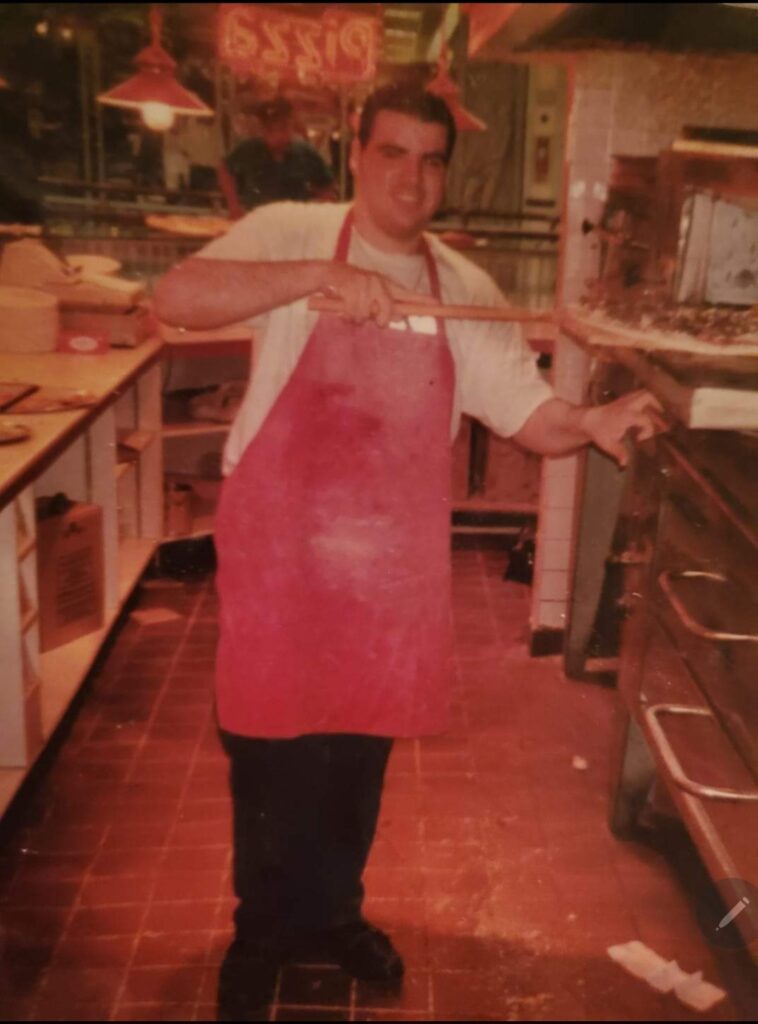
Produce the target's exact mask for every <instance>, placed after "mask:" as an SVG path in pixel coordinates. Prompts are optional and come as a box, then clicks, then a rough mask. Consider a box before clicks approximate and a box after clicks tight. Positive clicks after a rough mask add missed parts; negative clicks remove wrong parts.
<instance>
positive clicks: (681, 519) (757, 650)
mask: <svg viewBox="0 0 758 1024" xmlns="http://www.w3.org/2000/svg"><path fill="white" fill-rule="evenodd" d="M668 469H669V472H668V479H667V486H666V488H665V493H664V496H663V503H662V507H661V514H660V518H659V522H658V537H657V544H656V557H655V559H654V563H653V566H652V572H651V581H650V582H651V584H652V586H651V591H652V602H651V608H652V612H653V613H654V614H655V615H656V617H657V618H659V620H660V621H661V623H662V624H663V626H664V628H665V630H666V631H667V632H668V634H669V635H670V637H671V638H672V641H673V643H674V645H675V647H676V649H677V650H678V652H679V653H680V655H681V657H682V658H683V660H684V662H685V664H686V665H687V667H688V669H689V672H690V673H691V675H692V677H693V679H694V680H695V681H696V683H697V685H698V687H699V689H700V690H701V691H702V693H703V694H704V696H705V698H706V700H707V702H708V704H709V705H710V707H711V708H712V709H713V711H714V712H715V714H716V716H717V718H718V719H719V721H720V723H721V726H722V728H723V729H724V731H725V732H726V733H727V735H728V736H729V738H730V740H731V742H732V743H733V744H734V746H735V748H736V750H737V751H738V752H739V754H740V755H741V757H742V758H743V760H744V761H745V764H746V765H747V766H748V768H749V769H750V770H751V771H752V773H753V776H754V777H755V779H757V780H758V549H756V546H755V542H754V538H753V537H752V535H751V532H750V530H749V528H748V527H747V526H746V524H745V522H744V519H743V518H739V517H737V516H736V515H735V514H734V512H733V509H731V508H729V506H728V505H727V504H725V503H724V501H723V500H722V499H721V496H720V495H719V493H718V492H716V491H715V490H714V489H713V488H712V487H710V486H709V484H708V481H707V480H705V479H703V478H702V477H701V476H700V475H699V474H698V473H697V471H696V470H693V469H692V467H691V466H689V465H688V464H687V463H686V462H684V460H681V461H679V462H677V461H676V460H672V461H671V462H669V466H668Z"/></svg>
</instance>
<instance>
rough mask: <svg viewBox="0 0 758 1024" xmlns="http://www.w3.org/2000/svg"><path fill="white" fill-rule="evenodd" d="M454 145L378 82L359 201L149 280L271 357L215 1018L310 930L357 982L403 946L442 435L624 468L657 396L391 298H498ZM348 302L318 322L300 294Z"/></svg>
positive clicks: (440, 708)
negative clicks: (451, 209) (385, 868)
mask: <svg viewBox="0 0 758 1024" xmlns="http://www.w3.org/2000/svg"><path fill="white" fill-rule="evenodd" d="M454 141H455V124H454V122H453V119H452V116H451V114H450V111H449V109H448V107H447V106H446V104H445V103H444V101H443V100H441V99H440V98H439V97H436V96H432V95H431V94H429V93H426V92H422V91H418V90H415V89H406V88H403V87H397V86H389V87H386V88H384V89H380V90H378V91H377V92H375V93H374V94H373V95H372V96H371V97H369V99H368V100H367V102H366V105H365V106H364V108H363V112H362V115H361V122H360V129H359V134H358V137H357V138H356V139H355V140H354V142H353V144H352V150H351V156H350V164H351V170H352V172H353V175H354V179H355V186H356V191H355V201H354V202H353V203H352V204H342V203H340V204H336V203H310V204H300V203H279V204H272V205H269V206H265V207H263V208H262V209H259V210H254V211H253V212H252V213H250V214H248V215H247V216H246V217H245V218H244V219H243V220H242V221H240V222H239V223H237V224H235V225H234V226H233V227H232V228H231V229H230V230H229V231H228V232H227V233H226V234H225V235H224V236H223V237H221V238H219V239H216V240H214V241H213V242H211V243H210V244H209V245H208V246H206V248H205V249H203V250H202V251H201V252H200V253H199V254H198V256H196V257H193V258H191V259H189V260H187V261H186V262H185V263H183V264H180V265H179V266H177V267H175V268H174V269H173V270H172V271H170V272H169V273H168V275H167V276H166V277H164V278H163V280H162V281H161V282H159V284H158V287H157V289H156V294H155V301H156V312H157V314H158V316H159V317H160V319H161V320H162V321H165V322H167V323H171V324H176V325H178V326H185V327H188V328H204V327H206V328H210V327H218V326H221V325H223V324H226V323H232V322H235V321H240V320H244V319H248V318H249V319H251V320H252V319H253V318H255V322H256V324H257V326H258V327H259V328H260V329H261V331H262V343H261V355H260V360H259V364H258V367H257V370H256V373H255V375H254V376H253V378H252V381H251V385H250V388H249V390H248V392H247V394H246V397H245V399H244V401H243V404H242V407H241V409H240V412H239V414H238V416H237V419H236V420H235V423H234V424H233V426H232V429H231V432H230V435H229V439H228V441H227V446H226V450H225V471H226V473H227V474H228V475H227V477H226V480H225V482H224V488H223V490H222V495H221V499H220V503H219V508H218V514H217V519H216V528H215V542H216V549H217V553H218V559H219V572H218V587H219V595H220V600H221V603H220V643H219V650H218V657H217V673H216V708H217V715H218V721H219V725H220V729H221V737H222V742H223V744H224V748H225V750H226V752H227V754H228V756H229V758H230V764H231V778H230V781H231V791H232V800H233V808H234V885H235V892H236V894H237V897H238V905H237V908H236V910H235V929H236V931H235V939H234V941H233V942H232V944H231V945H230V947H229V949H228V951H227V953H226V956H225V959H224V962H223V964H222V966H221V971H220V975H219V991H218V999H219V1017H220V1019H227V1020H232V1019H234V1020H252V1019H261V1018H260V1017H257V1018H256V1014H260V1013H261V1011H262V1009H263V1008H264V1007H265V1005H266V1003H267V1002H268V1001H269V1000H270V998H271V996H272V994H273V991H274V983H275V979H276V972H277V969H278V966H279V964H280V963H281V962H283V960H284V959H286V957H287V956H288V955H290V954H291V951H292V950H293V949H297V948H298V945H299V944H300V943H303V942H305V943H306V944H307V946H308V948H310V949H312V950H316V951H317V955H318V956H319V958H320V962H324V961H330V962H332V963H335V964H338V965H339V966H341V967H342V968H343V969H344V970H346V971H347V972H348V973H350V974H351V975H352V976H353V977H356V978H359V979H363V980H369V981H373V982H384V983H397V982H398V981H399V979H400V978H401V977H402V975H403V962H402V959H401V958H400V956H399V955H398V953H397V952H396V950H395V948H394V946H393V944H392V942H391V940H390V938H389V937H388V936H387V935H385V934H384V933H383V932H382V931H380V930H379V929H378V928H376V927H374V926H373V925H371V924H370V923H369V922H368V921H366V920H365V919H364V917H363V914H362V901H363V884H362V874H363V870H364V866H365V864H366V861H367V858H368V855H369V851H370V849H371V844H372V841H373V837H374V832H375V829H376V824H377V818H378V813H379V807H380V801H381V794H382V786H383V779H384V771H385V766H386V763H387V759H388V757H389V754H390V749H391V746H392V742H393V738H395V737H419V736H427V735H433V734H437V733H439V732H441V731H444V730H445V729H446V728H447V725H448V722H449V703H450V692H449V673H450V664H449V656H450V635H449V630H450V608H449V597H450V585H451V565H450V512H451V500H450V476H451V457H450V452H451V436H453V437H454V436H455V433H456V431H457V429H458V425H459V423H460V416H461V413H462V412H467V413H469V414H470V415H473V416H475V417H476V418H478V419H480V420H482V421H483V422H484V423H486V424H487V425H488V426H490V427H491V428H492V429H494V430H495V431H497V432H498V433H499V434H502V435H504V436H509V437H513V438H514V439H515V440H516V441H517V442H518V443H520V444H522V445H523V446H524V447H526V448H528V449H530V450H532V451H535V452H538V453H540V454H543V455H563V454H566V453H568V452H571V451H575V450H577V449H579V448H581V447H582V446H584V445H587V444H594V445H596V446H597V447H598V448H600V449H601V450H603V451H605V452H607V453H609V454H610V455H611V456H612V457H614V458H615V459H617V460H618V461H619V462H621V463H624V462H625V460H626V457H627V456H626V449H625V437H626V435H627V432H633V433H634V434H636V435H637V436H639V437H649V436H651V434H652V433H653V432H654V431H655V427H656V423H655V408H656V402H655V399H654V398H653V397H652V396H651V395H649V394H646V393H645V392H638V393H634V394H632V395H629V396H625V397H624V398H622V399H620V400H618V401H616V402H612V403H609V404H607V405H604V406H598V407H578V406H573V405H571V404H570V403H568V402H565V401H563V400H562V399H559V398H557V397H555V396H554V395H553V393H552V391H551V389H550V387H549V386H548V385H547V384H546V383H545V382H544V381H543V380H542V379H541V378H540V376H539V373H538V371H537V368H536V366H535V362H534V356H533V354H532V353H531V351H530V349H529V347H528V345H527V344H526V343H525V341H524V340H523V337H522V334H521V331H520V328H519V326H518V325H517V324H515V323H496V322H494V321H477V322H472V321H462V320H458V321H456V320H447V321H444V320H437V319H435V318H433V317H428V316H427V317H420V318H419V319H418V320H416V319H415V318H411V319H412V321H413V323H412V324H410V325H409V324H407V323H406V322H405V321H404V320H402V319H401V318H399V317H398V316H397V313H396V303H397V302H398V300H401V299H407V298H413V299H415V300H416V301H417V302H420V303H421V304H422V307H423V304H424V303H428V302H429V301H431V300H432V299H434V300H435V301H442V302H445V303H449V304H473V305H478V306H492V307H497V306H500V307H502V306H504V305H507V303H506V302H505V299H504V298H503V296H502V295H501V293H500V292H499V290H498V288H497V286H496V285H495V283H494V282H493V281H492V279H491V278H490V277H489V276H488V275H487V274H486V273H484V271H482V270H481V269H480V268H479V267H477V266H475V265H474V264H473V263H471V262H469V261H468V260H466V259H465V258H464V257H463V256H461V255H460V254H459V253H457V252H455V251H454V250H452V249H450V248H449V247H448V246H446V245H444V243H442V242H441V241H440V240H439V239H437V238H435V237H434V236H433V235H430V234H427V233H426V232H425V228H426V227H427V226H428V224H429V222H430V220H431V218H432V217H433V216H434V214H435V212H436V211H437V209H438V208H439V206H440V204H441V202H442V198H443V192H444V186H445V174H446V169H447V165H448V162H449V160H450V156H451V153H452V149H453V144H454ZM324 293H326V294H328V295H331V296H336V297H338V298H340V299H341V300H342V303H343V314H342V315H340V316H338V315H334V314H332V315H327V314H322V315H320V316H319V315H317V314H316V313H314V312H312V311H309V309H308V303H307V302H306V301H304V300H306V299H307V298H308V297H309V296H312V295H318V294H324Z"/></svg>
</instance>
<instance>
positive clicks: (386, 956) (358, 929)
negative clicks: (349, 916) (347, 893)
mask: <svg viewBox="0 0 758 1024" xmlns="http://www.w3.org/2000/svg"><path fill="white" fill-rule="evenodd" d="M324 948H325V950H326V952H327V953H328V954H329V955H330V956H331V958H332V959H333V960H334V962H335V963H337V964H339V966H340V967H341V968H342V969H343V970H345V971H347V973H348V974H350V975H352V976H353V977H354V978H358V979H359V980H360V981H399V980H400V979H401V978H402V976H403V973H404V971H405V967H404V965H403V961H402V959H401V957H400V955H399V954H398V952H397V950H396V949H395V947H394V946H393V945H392V943H391V942H390V940H389V938H388V937H387V936H386V935H385V934H384V932H382V931H380V930H379V929H378V928H375V927H374V926H373V925H370V924H369V923H368V922H367V921H355V922H354V923H352V924H346V925H341V926H340V927H338V928H331V929H329V931H327V932H325V933H324Z"/></svg>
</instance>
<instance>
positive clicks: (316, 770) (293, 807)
mask: <svg viewBox="0 0 758 1024" xmlns="http://www.w3.org/2000/svg"><path fill="white" fill-rule="evenodd" d="M221 740H222V742H223V745H224V749H225V751H226V753H227V755H228V756H229V759H230V765H231V771H230V784H231V792H232V801H233V807H234V889H235V893H236V895H237V898H238V900H239V903H238V906H237V909H236V911H235V918H234V919H235V926H236V932H237V937H238V938H240V939H248V938H249V939H261V938H262V939H269V938H287V937H289V936H292V935H296V934H298V933H301V932H307V931H311V930H317V929H321V928H328V927H333V926H335V925H339V924H345V923H348V922H351V921H355V920H358V919H359V918H360V916H361V903H362V900H363V884H362V882H361V876H362V874H363V869H364V867H365V865H366V860H367V859H368V854H369V850H370V848H371V843H372V841H373V838H374V833H375V831H376V822H377V818H378V815H379V804H380V800H381V792H382V783H383V781H384V771H385V768H386V765H387V759H388V757H389V753H390V749H391V747H392V740H391V739H385V738H383V737H377V736H358V735H342V734H339V735H308V736H300V737H298V738H296V739H291V740H264V739H248V738H247V737H244V736H238V735H235V734H232V733H228V732H223V731H222V732H221Z"/></svg>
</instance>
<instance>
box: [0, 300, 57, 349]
mask: <svg viewBox="0 0 758 1024" xmlns="http://www.w3.org/2000/svg"><path fill="white" fill-rule="evenodd" d="M59 326H60V318H59V313H58V300H57V299H56V298H55V296H53V295H48V294H47V293H46V292H42V291H37V290H36V289H34V288H19V287H17V286H15V285H0V352H52V351H53V350H54V349H55V346H56V343H57V340H58V328H59Z"/></svg>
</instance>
